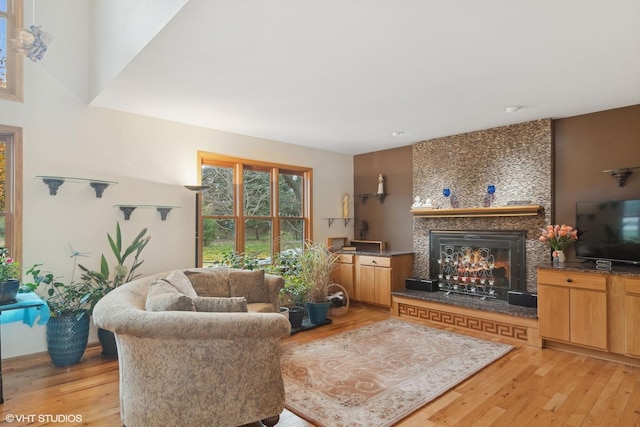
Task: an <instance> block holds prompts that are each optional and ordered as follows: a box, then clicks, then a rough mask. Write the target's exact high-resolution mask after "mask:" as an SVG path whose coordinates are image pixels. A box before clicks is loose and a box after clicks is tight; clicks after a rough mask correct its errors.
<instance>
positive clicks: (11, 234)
mask: <svg viewBox="0 0 640 427" xmlns="http://www.w3.org/2000/svg"><path fill="white" fill-rule="evenodd" d="M0 135H2V137H3V139H5V140H9V143H10V144H11V148H10V149H9V150H8V151H5V155H7V154H9V155H10V156H9V157H7V159H6V163H5V164H6V168H7V170H6V172H5V184H8V185H7V188H5V212H6V216H5V233H6V235H5V241H6V246H7V247H8V248H9V251H10V252H9V253H10V254H11V257H12V258H14V259H15V260H16V261H17V262H20V263H21V262H22V220H23V218H22V203H23V198H22V194H23V191H22V174H23V169H22V164H23V161H22V153H23V143H22V128H19V127H13V126H3V125H0Z"/></svg>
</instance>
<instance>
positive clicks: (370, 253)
mask: <svg viewBox="0 0 640 427" xmlns="http://www.w3.org/2000/svg"><path fill="white" fill-rule="evenodd" d="M336 252H337V253H339V254H345V255H367V256H384V257H391V256H396V255H407V254H414V253H415V252H413V251H343V250H337V251H336Z"/></svg>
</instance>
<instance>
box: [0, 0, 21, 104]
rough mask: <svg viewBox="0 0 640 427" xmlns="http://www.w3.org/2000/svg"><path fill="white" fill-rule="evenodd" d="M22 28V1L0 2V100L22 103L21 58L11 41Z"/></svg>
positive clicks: (9, 0)
mask: <svg viewBox="0 0 640 427" xmlns="http://www.w3.org/2000/svg"><path fill="white" fill-rule="evenodd" d="M21 26H22V0H0V98H3V99H9V100H12V101H22V62H23V59H22V56H21V55H18V54H17V53H16V52H15V51H14V50H13V49H11V42H10V41H11V39H12V38H15V37H16V34H17V29H18V28H20V27H21Z"/></svg>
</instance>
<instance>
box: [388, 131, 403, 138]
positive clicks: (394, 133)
mask: <svg viewBox="0 0 640 427" xmlns="http://www.w3.org/2000/svg"><path fill="white" fill-rule="evenodd" d="M402 135H404V132H403V131H401V130H396V131H393V132H391V136H394V137H397V136H402Z"/></svg>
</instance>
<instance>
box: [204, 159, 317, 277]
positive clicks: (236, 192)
mask: <svg viewBox="0 0 640 427" xmlns="http://www.w3.org/2000/svg"><path fill="white" fill-rule="evenodd" d="M199 163H200V165H201V170H200V173H201V175H200V178H201V182H202V185H207V186H209V188H208V189H206V190H204V191H203V192H202V193H201V197H202V202H201V203H200V206H201V209H200V212H199V216H200V218H199V220H198V224H199V225H198V227H199V228H200V229H199V230H198V235H199V236H202V239H201V242H200V249H199V250H200V252H201V254H202V256H201V257H200V258H199V259H201V260H202V263H203V265H211V264H214V263H216V262H220V261H222V260H223V258H224V257H225V255H227V254H234V253H237V254H246V255H250V256H251V257H256V258H258V259H259V260H261V261H264V262H268V261H270V260H271V258H272V257H273V254H277V253H280V252H281V251H284V250H301V249H302V247H303V246H304V241H305V240H309V239H310V238H311V209H310V206H311V203H310V200H311V194H310V188H311V169H309V168H303V167H298V166H287V165H279V164H271V163H264V162H256V161H253V160H245V159H238V158H233V157H226V156H218V155H215V154H211V153H199Z"/></svg>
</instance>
